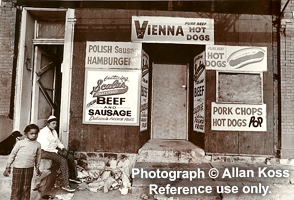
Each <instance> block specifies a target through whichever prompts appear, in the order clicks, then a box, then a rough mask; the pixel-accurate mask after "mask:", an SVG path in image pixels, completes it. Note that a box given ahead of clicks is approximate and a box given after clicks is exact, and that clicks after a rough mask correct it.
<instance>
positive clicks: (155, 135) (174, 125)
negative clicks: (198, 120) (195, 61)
mask: <svg viewBox="0 0 294 200" xmlns="http://www.w3.org/2000/svg"><path fill="white" fill-rule="evenodd" d="M152 74H153V75H152V76H153V77H152V110H151V129H152V134H151V135H152V139H185V140H186V139H188V115H187V113H188V98H187V96H188V95H187V94H188V84H187V83H188V82H189V81H188V77H189V75H188V65H174V64H154V63H153V65H152Z"/></svg>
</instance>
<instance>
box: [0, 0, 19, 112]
mask: <svg viewBox="0 0 294 200" xmlns="http://www.w3.org/2000/svg"><path fill="white" fill-rule="evenodd" d="M15 18H16V8H14V7H13V4H12V2H9V1H5V0H4V1H2V3H1V5H0V22H1V23H0V115H6V116H7V115H8V114H9V110H10V97H11V81H12V69H13V54H14V36H15Z"/></svg>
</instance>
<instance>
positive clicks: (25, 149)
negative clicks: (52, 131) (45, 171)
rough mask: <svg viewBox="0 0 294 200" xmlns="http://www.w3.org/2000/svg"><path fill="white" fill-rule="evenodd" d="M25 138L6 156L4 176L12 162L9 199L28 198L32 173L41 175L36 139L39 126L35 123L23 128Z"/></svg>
mask: <svg viewBox="0 0 294 200" xmlns="http://www.w3.org/2000/svg"><path fill="white" fill-rule="evenodd" d="M24 133H25V136H26V138H25V139H23V140H20V141H19V142H17V143H16V144H15V146H14V147H13V149H12V151H11V154H10V156H9V158H8V161H7V165H6V170H5V171H4V173H3V175H4V176H9V174H10V172H11V165H12V164H13V173H12V186H11V197H10V200H19V199H22V200H29V199H30V194H31V182H32V178H33V173H34V166H35V169H36V174H37V175H38V176H40V175H41V172H40V170H39V165H40V161H41V145H40V143H39V142H37V141H36V139H37V137H38V133H39V127H38V126H37V125H35V124H30V125H28V126H27V127H26V128H25V130H24Z"/></svg>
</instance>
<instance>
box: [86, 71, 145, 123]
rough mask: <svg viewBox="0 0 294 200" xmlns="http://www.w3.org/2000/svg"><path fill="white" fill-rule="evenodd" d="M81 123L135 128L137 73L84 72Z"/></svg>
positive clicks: (139, 79)
mask: <svg viewBox="0 0 294 200" xmlns="http://www.w3.org/2000/svg"><path fill="white" fill-rule="evenodd" d="M85 80H86V81H85V94H84V105H83V106H84V111H83V123H85V124H107V125H108V124H109V125H129V126H131V125H132V126H136V125H139V113H138V110H139V108H138V105H139V98H140V95H139V94H140V91H139V85H140V81H141V71H139V70H120V71H119V70H101V69H90V68H89V69H86V79H85Z"/></svg>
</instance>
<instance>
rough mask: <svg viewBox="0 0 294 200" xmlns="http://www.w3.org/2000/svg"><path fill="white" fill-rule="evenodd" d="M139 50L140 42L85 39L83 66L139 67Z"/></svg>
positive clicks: (140, 48) (102, 67)
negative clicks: (92, 40) (90, 40)
mask: <svg viewBox="0 0 294 200" xmlns="http://www.w3.org/2000/svg"><path fill="white" fill-rule="evenodd" d="M141 50H142V44H141V43H131V42H100V41H95V42H89V41H87V44H86V58H85V67H86V68H88V67H91V68H99V69H105V68H107V69H123V68H124V69H141Z"/></svg>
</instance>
